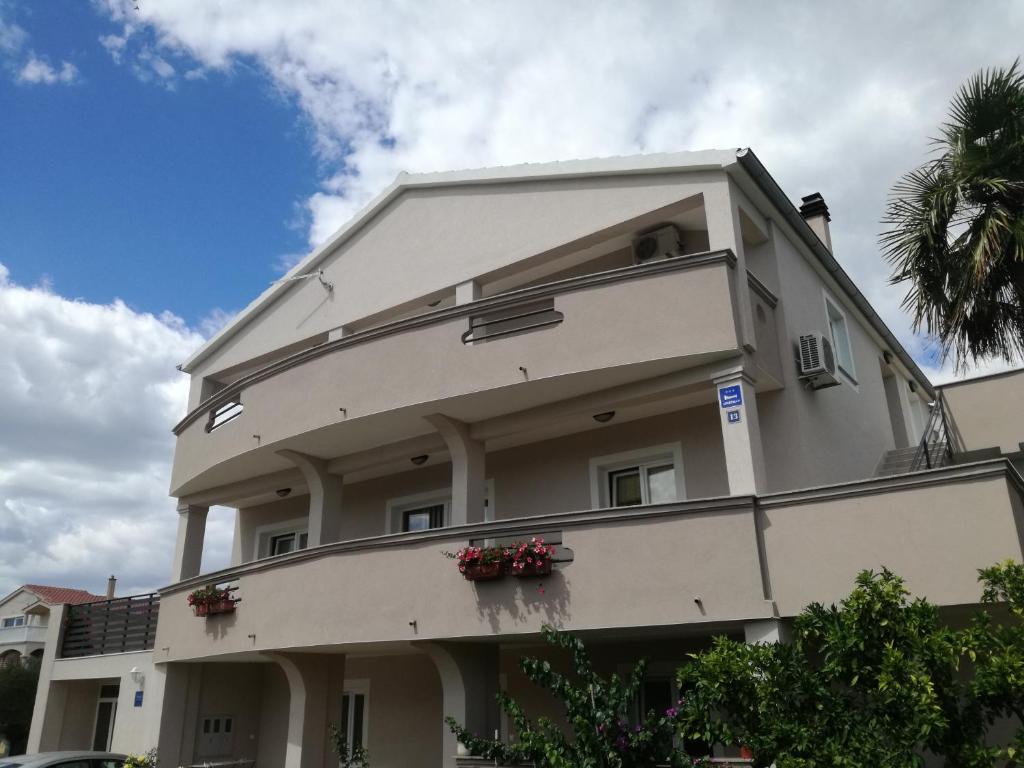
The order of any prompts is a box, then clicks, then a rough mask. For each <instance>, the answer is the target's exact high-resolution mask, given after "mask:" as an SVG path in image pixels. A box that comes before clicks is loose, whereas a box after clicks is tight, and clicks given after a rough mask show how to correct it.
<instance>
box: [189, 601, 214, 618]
mask: <svg viewBox="0 0 1024 768" xmlns="http://www.w3.org/2000/svg"><path fill="white" fill-rule="evenodd" d="M192 613H194V614H195V615H196V616H206V615H208V614H209V613H210V604H209V603H196V604H194V605H193V606H192Z"/></svg>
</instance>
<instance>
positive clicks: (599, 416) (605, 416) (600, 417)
mask: <svg viewBox="0 0 1024 768" xmlns="http://www.w3.org/2000/svg"><path fill="white" fill-rule="evenodd" d="M614 418H615V411H605V412H604V413H595V414H594V421H596V422H598V423H600V424H607V423H608V422H609V421H611V420H612V419H614Z"/></svg>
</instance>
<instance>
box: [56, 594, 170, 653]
mask: <svg viewBox="0 0 1024 768" xmlns="http://www.w3.org/2000/svg"><path fill="white" fill-rule="evenodd" d="M159 612H160V596H159V595H157V594H149V595H134V596H132V597H121V598H116V599H114V600H101V601H99V602H96V603H82V604H81V605H72V606H69V607H68V611H67V614H66V616H65V620H64V621H65V624H64V638H63V640H62V642H61V649H60V655H61V657H62V658H66V659H67V658H75V657H79V656H98V655H103V654H108V653H127V652H128V651H148V650H150V649H152V647H153V641H154V639H155V638H156V622H157V617H158V615H159Z"/></svg>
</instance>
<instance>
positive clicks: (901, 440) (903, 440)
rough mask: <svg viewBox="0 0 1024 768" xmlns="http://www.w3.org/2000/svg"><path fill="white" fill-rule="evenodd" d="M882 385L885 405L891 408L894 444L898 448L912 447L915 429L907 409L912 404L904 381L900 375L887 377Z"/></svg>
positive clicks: (890, 415) (890, 417)
mask: <svg viewBox="0 0 1024 768" xmlns="http://www.w3.org/2000/svg"><path fill="white" fill-rule="evenodd" d="M882 384H883V386H884V387H885V403H886V405H887V406H888V408H889V421H890V422H891V424H892V437H893V442H894V444H895V446H896V447H897V448H906V447H907V446H909V445H910V436H911V434H913V427H912V426H911V425H910V423H909V420H908V414H907V408H908V407H909V405H910V403H909V401H908V399H907V391H906V388H905V387H904V386H903V379H901V378H900V377H899V376H898V375H893V376H886V377H884V378H883V379H882Z"/></svg>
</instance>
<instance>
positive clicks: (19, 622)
mask: <svg viewBox="0 0 1024 768" xmlns="http://www.w3.org/2000/svg"><path fill="white" fill-rule="evenodd" d="M8 622H10V623H8ZM27 625H28V617H27V616H26V615H25V614H24V613H20V614H18V615H17V616H4V617H3V618H0V629H17V628H18V627H24V626H27Z"/></svg>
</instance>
